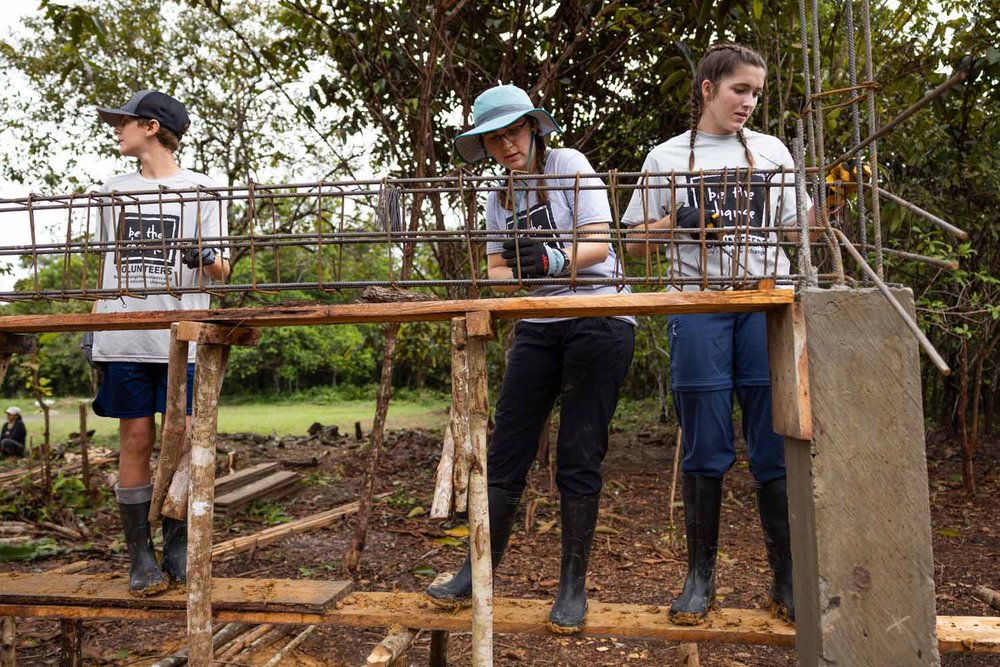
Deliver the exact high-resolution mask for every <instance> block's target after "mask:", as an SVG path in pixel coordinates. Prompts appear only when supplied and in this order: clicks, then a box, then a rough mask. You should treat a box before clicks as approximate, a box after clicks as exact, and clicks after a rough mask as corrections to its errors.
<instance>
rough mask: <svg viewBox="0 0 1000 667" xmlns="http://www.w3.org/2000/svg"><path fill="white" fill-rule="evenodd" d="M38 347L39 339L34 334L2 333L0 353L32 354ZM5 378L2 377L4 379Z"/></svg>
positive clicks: (0, 334) (0, 335) (0, 336)
mask: <svg viewBox="0 0 1000 667" xmlns="http://www.w3.org/2000/svg"><path fill="white" fill-rule="evenodd" d="M36 349H38V341H37V340H36V339H35V337H34V336H25V335H22V334H16V333H0V355H2V354H31V353H32V352H34V351H35V350H36ZM2 379H3V378H0V380H2Z"/></svg>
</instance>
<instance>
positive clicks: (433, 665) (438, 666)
mask: <svg viewBox="0 0 1000 667" xmlns="http://www.w3.org/2000/svg"><path fill="white" fill-rule="evenodd" d="M430 652H431V655H430V660H429V661H428V665H429V667H448V632H447V631H446V630H431V649H430Z"/></svg>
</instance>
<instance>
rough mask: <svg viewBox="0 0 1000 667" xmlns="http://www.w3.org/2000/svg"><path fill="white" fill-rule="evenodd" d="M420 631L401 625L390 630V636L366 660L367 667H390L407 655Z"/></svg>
mask: <svg viewBox="0 0 1000 667" xmlns="http://www.w3.org/2000/svg"><path fill="white" fill-rule="evenodd" d="M420 632H421V631H420V630H410V629H409V628H404V627H403V626H401V625H393V626H392V627H390V628H389V634H388V635H386V636H385V639H383V640H382V641H380V642H379V643H378V644H377V645H376V646H375V648H373V649H372V652H371V653H369V654H368V658H367V659H366V660H365V664H366V665H373V666H377V667H390V665H392V664H393V663H394V662H396V660H398V659H399V658H400V657H402V656H403V655H405V654H406V651H407V649H409V648H410V645H412V644H413V642H414V641H415V640H416V638H417V635H419V634H420Z"/></svg>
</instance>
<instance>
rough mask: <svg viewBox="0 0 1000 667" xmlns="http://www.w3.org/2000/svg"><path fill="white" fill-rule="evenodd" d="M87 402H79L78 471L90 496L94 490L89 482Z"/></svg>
mask: <svg viewBox="0 0 1000 667" xmlns="http://www.w3.org/2000/svg"><path fill="white" fill-rule="evenodd" d="M87 410H88V406H87V402H86V401H81V402H80V472H81V474H82V476H83V488H84V490H85V491H86V492H87V497H88V498H90V497H91V495H92V494H93V492H94V489H93V487H92V486H91V483H90V447H89V446H88V443H87Z"/></svg>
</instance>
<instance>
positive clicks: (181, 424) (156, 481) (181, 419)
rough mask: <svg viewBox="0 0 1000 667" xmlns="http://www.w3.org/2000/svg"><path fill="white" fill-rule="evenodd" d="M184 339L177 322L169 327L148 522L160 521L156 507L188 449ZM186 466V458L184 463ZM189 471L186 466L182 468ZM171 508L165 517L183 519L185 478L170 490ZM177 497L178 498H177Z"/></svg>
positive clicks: (162, 499) (186, 344) (186, 353)
mask: <svg viewBox="0 0 1000 667" xmlns="http://www.w3.org/2000/svg"><path fill="white" fill-rule="evenodd" d="M188 348H189V345H188V341H186V340H184V339H182V338H181V337H180V336H179V335H178V325H177V324H173V325H171V326H170V347H169V349H168V352H167V411H166V413H165V414H164V415H163V429H162V430H161V435H160V456H159V458H158V459H157V462H156V475H155V476H154V477H153V498H152V501H151V502H150V505H149V521H150V522H151V523H155V522H158V521H159V520H160V510H161V509H162V508H163V501H164V499H165V498H166V496H167V491H168V490H169V489H170V487H171V482H173V480H174V473H175V472H177V467H178V464H179V462H180V461H181V458H182V457H183V456H184V454H185V453H186V452H187V450H188V447H187V445H188V443H187V437H186V436H187V377H188V376H187V369H188ZM186 463H187V464H188V465H190V458H189V459H188V460H187V462H186ZM186 472H187V474H190V469H189V468H188V469H187V470H186ZM174 496H175V502H173V503H171V504H172V505H173V506H174V508H173V509H172V510H170V513H169V514H168V515H167V516H170V517H172V518H174V519H179V520H182V521H183V520H186V519H187V480H186V479H185V480H184V484H183V488H182V489H181V490H179V491H178V490H176V489H175V490H174ZM177 496H180V497H177ZM178 506H180V507H182V508H183V513H182V514H181V515H180V516H178V515H177V507H178Z"/></svg>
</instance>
